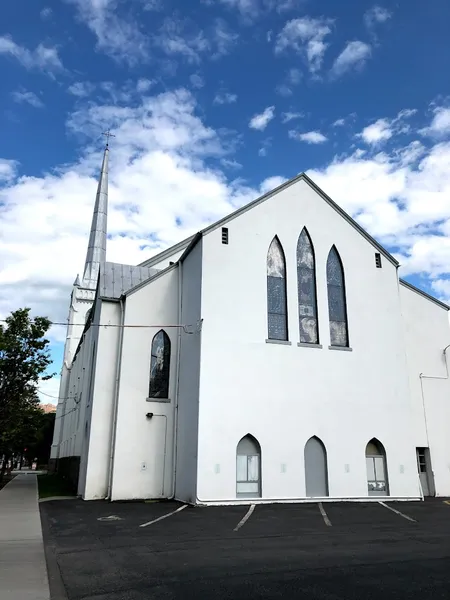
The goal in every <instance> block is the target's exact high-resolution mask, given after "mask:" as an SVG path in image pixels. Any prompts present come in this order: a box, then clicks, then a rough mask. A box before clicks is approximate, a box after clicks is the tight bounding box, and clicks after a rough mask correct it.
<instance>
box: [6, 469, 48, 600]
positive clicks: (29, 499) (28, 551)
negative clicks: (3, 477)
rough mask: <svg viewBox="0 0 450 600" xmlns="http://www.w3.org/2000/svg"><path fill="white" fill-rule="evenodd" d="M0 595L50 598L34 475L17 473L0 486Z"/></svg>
mask: <svg viewBox="0 0 450 600" xmlns="http://www.w3.org/2000/svg"><path fill="white" fill-rule="evenodd" d="M0 598H1V600H49V598H50V592H49V587H48V579H47V566H46V562H45V554H44V544H43V541H42V528H41V518H40V514H39V506H38V491H37V477H36V475H31V474H30V475H24V474H21V475H17V477H15V478H14V479H13V480H12V481H11V482H10V483H8V484H7V485H6V486H5V487H4V488H3V489H2V490H0Z"/></svg>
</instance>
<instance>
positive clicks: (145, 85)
mask: <svg viewBox="0 0 450 600" xmlns="http://www.w3.org/2000/svg"><path fill="white" fill-rule="evenodd" d="M154 83H155V82H154V80H153V79H146V78H145V77H141V78H140V79H138V81H137V83H136V91H137V92H138V93H139V94H144V93H145V92H148V90H149V89H150V88H151V87H152V85H153V84H154Z"/></svg>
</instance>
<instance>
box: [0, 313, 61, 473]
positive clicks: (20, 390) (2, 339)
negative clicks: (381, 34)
mask: <svg viewBox="0 0 450 600" xmlns="http://www.w3.org/2000/svg"><path fill="white" fill-rule="evenodd" d="M50 324H51V323H50V321H49V320H48V319H47V318H46V317H34V318H32V317H30V309H29V308H22V309H19V310H16V311H14V312H12V313H11V315H9V316H8V317H7V319H6V321H5V323H4V324H0V456H2V455H3V456H4V457H9V456H11V455H12V454H13V453H15V452H20V451H22V450H23V444H24V443H25V441H26V439H28V440H29V441H30V442H32V441H33V440H34V439H35V437H36V435H37V431H38V430H39V428H40V427H41V426H42V416H43V414H42V411H41V410H40V409H39V408H38V406H39V400H38V395H37V384H38V382H39V380H47V379H50V378H51V377H53V375H54V374H47V373H46V372H47V368H48V366H49V365H50V364H51V362H52V360H51V358H50V351H49V342H48V340H47V339H46V338H45V337H44V336H45V334H46V333H47V331H48V329H49V327H50ZM3 471H4V469H3ZM0 477H1V474H0Z"/></svg>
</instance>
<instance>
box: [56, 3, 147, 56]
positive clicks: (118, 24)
mask: <svg viewBox="0 0 450 600" xmlns="http://www.w3.org/2000/svg"><path fill="white" fill-rule="evenodd" d="M65 1H66V2H67V3H69V4H72V5H74V6H75V7H76V9H77V14H78V18H79V19H80V20H81V21H82V22H83V23H84V24H85V25H86V26H87V27H88V28H89V29H90V30H91V31H92V33H93V34H94V35H95V37H96V39H97V48H98V49H99V50H101V51H102V52H104V53H105V54H107V55H109V56H110V57H111V58H113V59H115V60H117V61H119V62H124V63H127V64H129V65H135V64H136V63H137V62H139V61H143V60H147V59H148V46H149V41H148V37H147V36H145V35H144V34H143V33H142V31H141V29H140V27H139V24H138V22H137V21H136V20H135V19H134V18H133V17H131V16H129V17H128V18H124V17H121V16H119V14H118V5H117V2H116V0H65Z"/></svg>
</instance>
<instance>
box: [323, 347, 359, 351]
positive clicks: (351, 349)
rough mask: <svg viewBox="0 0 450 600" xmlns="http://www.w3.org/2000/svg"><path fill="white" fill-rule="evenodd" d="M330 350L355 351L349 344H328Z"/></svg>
mask: <svg viewBox="0 0 450 600" xmlns="http://www.w3.org/2000/svg"><path fill="white" fill-rule="evenodd" d="M328 350H343V351H344V352H353V348H349V347H348V346H328Z"/></svg>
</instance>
